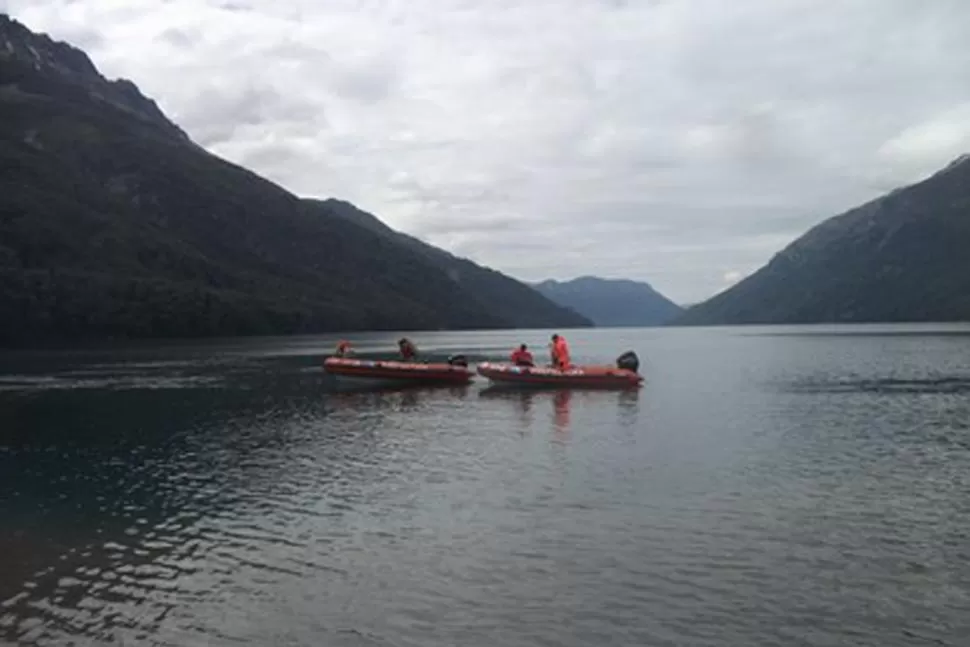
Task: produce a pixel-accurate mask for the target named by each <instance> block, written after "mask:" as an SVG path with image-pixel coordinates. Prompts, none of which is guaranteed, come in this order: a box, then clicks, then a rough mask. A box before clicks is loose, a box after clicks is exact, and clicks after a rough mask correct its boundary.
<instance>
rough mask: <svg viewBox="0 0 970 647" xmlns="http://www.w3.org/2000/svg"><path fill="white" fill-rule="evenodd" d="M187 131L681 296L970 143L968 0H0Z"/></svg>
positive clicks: (537, 273) (428, 220) (457, 244)
mask: <svg viewBox="0 0 970 647" xmlns="http://www.w3.org/2000/svg"><path fill="white" fill-rule="evenodd" d="M0 10H6V11H7V12H9V13H11V14H12V15H13V16H14V17H15V18H18V19H20V20H21V21H23V22H24V23H25V24H26V25H27V26H28V27H30V28H31V29H33V30H35V31H44V32H48V33H50V34H51V35H52V36H54V37H55V38H58V39H64V40H68V41H70V42H72V43H74V44H76V45H78V46H80V47H82V48H83V49H85V50H86V51H87V52H88V53H89V55H90V56H91V58H92V59H93V61H94V63H95V64H96V65H97V66H98V67H99V68H100V69H101V71H102V72H103V73H105V74H106V75H107V76H109V77H117V76H123V77H127V78H130V79H132V80H133V81H135V82H136V83H137V84H138V86H139V87H140V88H141V89H142V91H143V92H144V93H145V94H147V95H149V96H150V97H152V98H154V99H155V100H156V101H157V102H158V103H159V105H160V106H161V108H162V109H163V110H164V111H165V112H166V113H167V114H168V115H169V116H170V117H171V118H172V119H173V120H174V121H176V122H177V123H179V125H181V126H182V127H183V128H184V129H185V130H186V131H187V132H188V133H189V134H190V135H191V136H192V137H193V138H194V139H195V140H196V141H198V142H199V143H201V144H202V145H204V146H206V147H207V148H209V149H210V150H212V151H213V152H215V153H217V154H219V155H221V156H223V157H226V158H228V159H230V160H233V161H235V162H238V163H241V164H243V165H245V166H247V167H249V168H251V169H253V170H255V171H257V172H258V173H260V174H262V175H265V176H267V177H269V178H270V179H272V180H275V181H277V182H279V183H280V184H282V185H284V186H285V187H287V188H288V189H290V190H292V191H294V192H296V193H298V194H301V195H304V196H317V197H328V196H334V197H339V198H344V199H347V200H350V201H352V202H354V203H356V204H357V205H358V206H360V207H362V208H364V209H366V210H368V211H372V212H374V213H375V214H377V215H378V216H380V217H381V218H382V219H383V220H384V221H385V222H387V223H388V224H390V225H391V226H393V227H396V228H398V229H401V230H404V231H407V232H409V233H412V234H415V235H418V236H420V237H422V238H424V239H426V240H428V241H430V242H432V243H435V244H438V245H440V246H443V247H445V248H447V249H449V250H451V251H453V252H455V253H458V254H461V255H465V256H469V257H471V258H473V259H474V260H476V261H478V262H481V263H485V264H487V265H491V266H493V267H495V268H497V269H500V270H502V271H505V272H508V273H510V274H513V275H514V276H517V277H519V278H522V279H525V280H538V279H542V278H547V277H553V278H560V279H565V278H571V277H574V276H577V275H582V274H595V275H600V276H608V277H629V278H635V279H643V280H647V281H649V282H651V283H652V284H653V285H654V286H655V287H657V288H658V289H659V290H661V291H662V292H664V293H666V294H667V295H669V296H670V297H671V298H674V299H675V300H678V301H681V302H692V301H696V300H699V299H702V298H705V297H707V296H710V295H711V294H713V293H715V292H718V291H720V290H722V289H724V288H725V287H726V286H727V285H728V284H730V282H732V281H735V280H737V279H738V278H739V277H740V276H743V275H745V274H747V273H750V272H751V271H753V270H754V269H756V268H757V267H759V266H760V265H762V264H763V263H764V262H766V261H767V260H768V259H769V258H770V257H771V255H772V254H773V253H775V252H776V251H778V250H779V249H781V248H782V247H783V246H784V245H785V244H787V243H788V242H790V241H791V240H792V239H793V238H795V237H797V236H798V235H800V234H801V233H803V232H804V231H805V230H806V229H807V228H808V227H810V226H812V225H813V224H815V223H817V222H819V221H820V220H822V219H824V218H825V217H828V216H830V215H834V214H835V213H837V212H839V211H841V210H844V209H846V208H848V207H851V206H853V205H855V204H857V203H859V202H861V201H864V200H867V199H869V198H871V197H874V196H876V195H879V194H881V193H884V192H886V191H887V190H890V189H892V188H894V187H895V186H898V185H900V184H905V183H909V182H912V181H916V180H919V179H921V178H922V177H925V175H927V174H928V173H930V172H932V171H934V170H936V169H937V168H939V167H941V166H943V165H945V164H946V163H947V162H949V161H950V160H951V159H953V158H954V157H957V156H958V155H960V154H962V153H965V152H968V151H970V46H968V43H970V1H968V0H829V1H822V0H696V1H693V0H514V1H513V0H400V1H392V0H0Z"/></svg>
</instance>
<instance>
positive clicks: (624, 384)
mask: <svg viewBox="0 0 970 647" xmlns="http://www.w3.org/2000/svg"><path fill="white" fill-rule="evenodd" d="M639 367H640V361H639V359H638V358H637V356H636V355H635V354H634V353H632V352H628V353H624V354H623V355H621V356H620V357H619V359H617V362H616V366H572V367H570V368H567V369H558V368H552V367H548V366H517V365H515V364H512V363H510V362H498V363H493V362H482V363H481V364H479V365H478V374H479V375H481V376H482V377H486V378H488V379H489V380H491V381H492V382H493V383H495V384H506V385H513V384H514V385H521V386H532V387H560V388H575V387H580V388H600V389H604V388H606V389H624V388H635V387H638V386H640V385H641V384H642V383H643V376H642V375H640V374H639V373H638V372H637V370H638V369H639Z"/></svg>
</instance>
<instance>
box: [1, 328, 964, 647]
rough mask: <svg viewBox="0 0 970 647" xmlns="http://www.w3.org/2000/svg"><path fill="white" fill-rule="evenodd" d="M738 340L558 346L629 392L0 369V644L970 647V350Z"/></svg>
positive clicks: (233, 348) (164, 370) (274, 359)
mask: <svg viewBox="0 0 970 647" xmlns="http://www.w3.org/2000/svg"><path fill="white" fill-rule="evenodd" d="M750 332H751V331H750V330H745V331H744V334H743V335H742V334H738V333H737V332H732V331H730V330H727V331H677V330H668V331H654V330H651V331H630V330H621V331H582V332H580V331H577V332H575V333H571V335H570V341H571V343H572V345H573V346H574V348H576V349H577V354H579V353H586V354H587V355H588V356H589V357H590V358H591V359H592V360H602V359H608V358H611V357H613V356H615V355H616V354H617V353H616V352H615V351H616V349H617V348H636V349H637V350H638V353H639V354H640V356H641V358H642V359H643V360H644V364H645V370H646V372H647V373H648V375H649V376H650V382H649V383H647V384H646V385H645V386H644V387H643V388H642V389H639V390H632V391H630V390H625V391H616V392H614V391H581V390H529V389H526V390H521V389H508V388H504V389H503V388H496V387H489V386H487V385H485V384H483V383H476V384H473V385H471V386H463V387H437V388H427V387H423V388H403V389H402V388H394V389H387V388H382V387H381V388H373V387H365V388H358V389H346V390H345V389H337V388H335V387H334V385H333V384H332V383H331V382H329V381H328V380H327V379H326V378H325V377H324V376H323V375H321V373H320V371H319V354H318V353H319V351H320V350H321V349H322V350H323V352H326V351H327V350H329V349H330V348H331V347H332V345H333V344H332V340H327V339H324V340H317V341H312V340H302V341H299V342H295V343H294V344H293V345H289V343H288V342H287V341H285V340H283V341H279V340H278V341H276V342H272V343H269V342H266V341H253V342H231V343H230V342H225V343H224V345H222V346H214V347H212V348H210V349H209V350H208V351H205V350H204V348H200V347H198V346H196V347H190V348H187V349H180V348H179V347H177V346H164V347H160V348H159V349H155V350H151V349H149V350H147V351H144V352H139V353H135V352H133V351H131V352H129V351H126V352H125V353H124V354H122V355H118V356H113V355H111V353H103V352H102V353H95V352H91V353H74V354H70V355H67V356H64V355H58V354H37V355H36V356H31V355H30V354H23V353H21V354H17V355H15V356H10V357H6V358H0V360H2V362H3V363H2V365H0V380H2V383H3V386H2V387H0V388H2V390H0V492H2V494H3V496H0V519H2V523H0V556H2V562H0V642H2V641H3V640H7V641H12V642H15V643H18V644H37V645H66V644H78V645H88V644H105V643H112V642H113V643H116V644H133V645H137V644H150V645H197V644H199V645H201V644H206V645H228V644H242V645H270V644H274V645H275V644H288V645H319V644H324V645H341V646H342V645H348V646H349V645H459V644H460V645H489V646H492V645H497V644H500V645H536V644H550V645H551V644H555V645H570V646H572V645H575V646H577V647H579V646H586V645H598V644H648V645H685V644H688V645H700V646H713V645H717V646H722V645H725V646H727V645H730V646H734V645H793V644H799V645H810V646H813V647H814V646H822V645H826V646H827V645H843V644H866V645H881V646H888V647H901V646H903V645H906V646H909V645H914V644H937V645H954V646H955V645H959V644H962V643H961V640H962V637H963V636H966V635H970V614H968V613H967V609H970V594H968V592H970V567H968V563H970V559H968V558H970V554H968V552H967V545H968V540H970V521H968V520H970V500H968V498H967V496H966V494H967V492H970V477H968V474H970V440H968V439H970V428H968V421H970V402H968V400H967V398H966V393H965V391H964V390H962V388H961V387H960V381H961V380H966V379H967V376H970V351H968V348H967V347H966V344H965V341H964V339H965V337H961V336H958V335H954V334H948V335H941V336H938V337H934V336H932V335H929V334H926V333H925V332H924V333H923V334H920V335H897V336H890V335H888V334H880V335H877V336H873V337H871V338H867V337H864V336H860V335H853V336H848V335H829V336H821V335H797V336H796V335H789V336H786V337H782V336H777V335H773V336H763V335H762V336H757V335H751V334H750ZM490 334H491V333H490ZM521 335H522V333H521V331H520V332H517V333H515V334H514V335H512V336H507V337H502V336H501V335H500V334H495V335H493V336H492V337H488V338H482V336H481V334H480V333H475V334H474V335H472V334H469V336H467V337H460V336H454V335H452V336H444V337H443V338H442V340H443V341H442V342H441V344H440V345H438V344H435V343H434V340H433V338H430V339H427V340H424V339H419V341H420V342H421V346H422V348H434V349H437V350H440V349H442V348H462V344H463V343H469V340H474V341H475V343H477V344H479V345H478V346H476V347H474V348H472V349H471V350H473V351H475V352H476V353H478V354H481V355H484V354H487V353H486V351H483V350H482V348H483V346H494V347H497V348H508V347H511V346H512V345H514V344H515V343H516V342H517V341H518V337H519V336H521ZM635 335H639V337H635V338H634V337H633V336H635ZM513 336H514V337H515V339H513ZM429 337H430V336H429ZM393 339H394V336H393V335H389V336H388V340H389V341H391V342H392V341H393ZM246 343H252V344H253V351H252V352H251V353H248V352H247V351H246ZM273 344H276V346H275V348H276V352H274V351H273V349H274V346H273ZM375 345H376V342H375ZM469 345H470V344H469ZM95 382H96V383H95ZM51 384H55V385H56V388H51V386H50V385H51ZM72 384H73V385H74V386H73V387H72Z"/></svg>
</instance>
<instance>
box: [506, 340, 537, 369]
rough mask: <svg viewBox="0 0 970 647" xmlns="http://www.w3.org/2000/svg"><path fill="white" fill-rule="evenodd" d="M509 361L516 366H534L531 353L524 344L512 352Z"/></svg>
mask: <svg viewBox="0 0 970 647" xmlns="http://www.w3.org/2000/svg"><path fill="white" fill-rule="evenodd" d="M509 359H511V360H512V363H513V364H515V365H516V366H535V360H534V359H533V358H532V353H530V352H529V347H528V346H526V345H525V344H522V345H521V346H519V347H518V348H516V349H515V350H514V351H512V355H511V357H510V358H509Z"/></svg>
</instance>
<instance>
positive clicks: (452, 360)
mask: <svg viewBox="0 0 970 647" xmlns="http://www.w3.org/2000/svg"><path fill="white" fill-rule="evenodd" d="M448 363H449V364H451V365H452V366H464V367H467V366H468V359H467V358H466V357H465V356H464V355H462V354H461V353H458V354H457V355H449V356H448Z"/></svg>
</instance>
